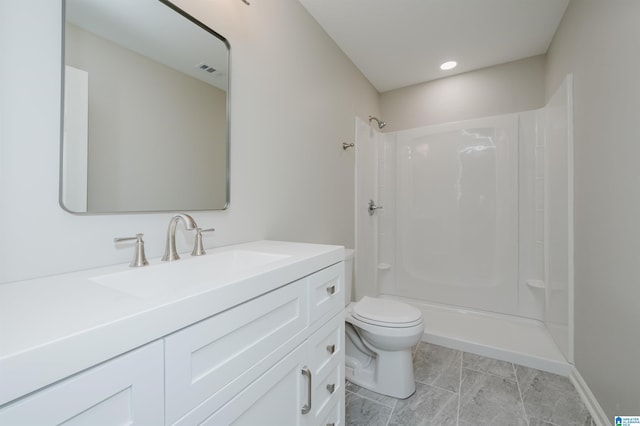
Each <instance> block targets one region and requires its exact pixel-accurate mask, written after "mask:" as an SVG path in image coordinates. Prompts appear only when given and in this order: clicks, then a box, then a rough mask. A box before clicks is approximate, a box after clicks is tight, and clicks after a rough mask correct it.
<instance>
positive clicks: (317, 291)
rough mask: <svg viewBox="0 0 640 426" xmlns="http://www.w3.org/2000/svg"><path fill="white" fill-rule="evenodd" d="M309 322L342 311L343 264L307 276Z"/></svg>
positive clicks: (343, 300) (343, 297)
mask: <svg viewBox="0 0 640 426" xmlns="http://www.w3.org/2000/svg"><path fill="white" fill-rule="evenodd" d="M309 295H310V306H309V309H310V311H309V322H310V323H311V324H313V323H314V322H316V321H318V320H319V319H320V318H322V317H327V318H329V317H331V316H332V315H334V314H336V313H337V312H339V311H341V310H342V309H344V305H345V295H344V262H340V263H336V264H335V265H333V266H329V267H328V268H325V269H323V270H321V271H318V272H316V273H315V274H313V275H311V276H309Z"/></svg>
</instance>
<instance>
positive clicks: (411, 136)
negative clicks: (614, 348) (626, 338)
mask: <svg viewBox="0 0 640 426" xmlns="http://www.w3.org/2000/svg"><path fill="white" fill-rule="evenodd" d="M571 86H572V84H571V77H570V76H569V77H568V78H567V80H566V81H565V83H564V84H563V85H562V87H560V89H559V90H558V92H557V93H556V95H555V96H554V97H553V98H552V100H551V101H550V103H549V104H548V105H547V106H546V107H544V108H541V109H539V110H535V111H527V112H522V113H516V114H507V115H502V116H495V117H486V118H479V119H473V120H466V121H462V122H456V123H447V124H443V125H436V126H428V127H423V128H418V129H411V130H405V131H400V132H393V133H385V134H382V133H379V132H377V131H376V130H374V129H373V128H372V127H370V126H369V125H368V123H366V122H364V121H363V120H360V119H358V120H357V123H356V129H357V130H356V133H357V134H356V150H357V156H356V158H357V161H356V163H357V167H356V169H357V170H356V192H357V193H356V203H357V204H356V227H357V231H356V232H357V234H356V268H355V269H356V286H355V296H356V299H359V298H360V297H362V296H363V295H381V296H382V297H389V298H395V299H400V300H403V301H406V302H409V303H412V304H414V305H415V306H417V307H419V308H420V309H421V310H422V311H423V315H424V316H425V335H424V337H423V340H425V341H429V342H432V343H437V344H443V345H446V346H449V347H454V348H458V349H462V350H466V351H470V352H475V353H479V354H482V355H488V356H493V357H496V358H499V359H505V360H508V361H512V362H517V363H520V364H523V365H528V366H531V367H534V368H539V369H542V370H546V371H551V372H554V373H559V374H564V375H567V374H568V373H569V363H572V362H573V333H572V329H573V323H572V318H573V273H572V269H573V265H572V262H571V259H572V241H573V238H572V221H571V217H572V209H571V204H572V202H571V200H572V191H571V188H572V180H571V176H572V165H571V164H570V162H569V159H570V158H571V157H572V156H571V155H570V154H571V150H572V143H571V139H572V132H571V119H570V118H571ZM454 144H455V145H454ZM426 151H429V152H428V154H427V152H426ZM465 153H466V154H465ZM463 156H465V158H464V159H463V158H462V157H463ZM463 161H464V167H463ZM472 174H473V176H472ZM414 191H418V193H419V194H421V195H422V198H421V197H414V196H413V194H414ZM474 191H475V192H474ZM369 199H373V200H375V201H376V202H377V203H378V204H380V205H382V206H383V207H384V209H383V210H379V211H378V212H377V214H376V215H374V216H373V217H371V216H369V215H368V214H367V213H366V208H365V207H366V202H368V200H369ZM463 205H464V208H463V207H462V206H463ZM417 252H420V255H419V256H416V255H415V254H416V253H417ZM425 253H431V254H432V258H431V259H429V257H428V256H425ZM425 276H427V278H425ZM549 283H550V284H549Z"/></svg>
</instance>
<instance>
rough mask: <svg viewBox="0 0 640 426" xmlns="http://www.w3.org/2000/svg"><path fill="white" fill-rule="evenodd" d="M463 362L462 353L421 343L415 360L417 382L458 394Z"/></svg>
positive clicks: (414, 367) (414, 369)
mask: <svg viewBox="0 0 640 426" xmlns="http://www.w3.org/2000/svg"><path fill="white" fill-rule="evenodd" d="M461 362H462V352H460V351H457V350H454V349H449V348H444V347H442V346H437V345H432V344H430V343H426V342H420V344H419V345H418V349H417V350H416V353H415V355H414V358H413V371H414V374H415V378H416V381H417V382H420V383H424V384H426V385H433V386H438V387H440V388H443V389H447V390H450V391H452V392H458V389H459V387H460V366H461Z"/></svg>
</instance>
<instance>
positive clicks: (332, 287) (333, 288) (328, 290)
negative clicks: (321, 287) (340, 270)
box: [327, 285, 336, 295]
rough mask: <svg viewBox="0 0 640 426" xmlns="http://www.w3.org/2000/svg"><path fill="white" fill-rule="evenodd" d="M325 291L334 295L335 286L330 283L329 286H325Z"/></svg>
mask: <svg viewBox="0 0 640 426" xmlns="http://www.w3.org/2000/svg"><path fill="white" fill-rule="evenodd" d="M327 293H329V294H330V295H334V294H335V293H336V286H335V285H332V286H331V287H327Z"/></svg>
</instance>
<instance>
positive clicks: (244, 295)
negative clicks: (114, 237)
mask: <svg viewBox="0 0 640 426" xmlns="http://www.w3.org/2000/svg"><path fill="white" fill-rule="evenodd" d="M233 250H243V251H255V252H261V253H269V254H276V255H281V256H276V257H274V259H276V260H274V261H270V262H269V263H267V264H264V265H257V266H255V267H251V268H246V269H240V270H238V271H234V272H233V273H225V274H222V275H220V274H218V275H216V271H215V270H213V269H214V268H213V267H212V268H211V269H212V270H211V271H210V275H211V276H210V277H209V276H203V275H204V274H203V273H202V271H205V272H206V273H207V275H208V274H209V271H208V270H207V269H206V263H207V262H208V261H210V260H211V259H214V258H215V256H216V255H220V254H224V253H225V252H229V251H233ZM227 254H228V253H227ZM343 259H344V249H343V248H342V247H341V246H329V245H319V244H305V243H289V242H278V241H256V242H251V243H246V244H238V245H233V246H227V247H220V248H216V249H209V250H208V251H207V255H205V256H200V257H191V256H189V254H188V253H187V254H183V255H182V259H181V260H179V261H177V262H172V263H169V264H167V263H164V262H160V260H159V259H151V260H150V263H151V265H150V266H147V267H143V268H135V269H134V268H129V267H128V265H127V264H123V265H115V266H109V267H104V268H98V269H92V270H86V271H79V272H73V273H68V274H61V275H55V276H49V277H44V278H38V279H33V280H28V281H20V282H15V283H7V284H0V405H2V404H5V403H7V402H9V401H12V400H14V399H16V398H19V397H20V396H23V395H25V394H27V393H30V392H33V391H35V390H37V389H39V388H41V387H43V386H46V385H48V384H51V383H53V382H55V381H58V380H60V379H63V378H65V377H68V376H70V375H71V374H74V373H77V372H79V371H82V370H84V369H86V368H89V367H91V366H93V365H96V364H98V363H101V362H103V361H106V360H108V359H110V358H113V357H115V356H118V355H120V354H122V353H125V352H127V351H130V350H132V349H134V348H136V347H139V346H142V345H144V344H146V343H148V342H151V341H153V340H156V339H159V338H161V337H163V336H166V335H168V334H171V333H173V332H175V331H177V330H179V329H181V328H184V327H186V326H188V325H190V324H193V323H195V322H197V321H200V320H202V319H204V318H207V317H209V316H211V315H215V314H216V313H218V312H221V311H223V310H225V309H228V308H230V307H232V306H235V305H237V304H239V303H242V302H244V301H246V300H248V299H251V298H253V297H256V296H258V295H260V294H263V293H266V292H268V291H271V290H273V289H275V288H277V287H280V286H282V285H284V284H287V283H290V282H292V281H295V280H297V279H299V278H302V277H303V276H306V275H309V274H311V273H313V272H314V271H317V270H319V269H322V268H325V267H327V266H329V265H332V264H334V263H338V262H340V261H342V260H343ZM191 269H192V270H199V271H200V273H199V275H198V276H197V277H192V278H190V279H192V280H197V282H196V281H193V282H191V283H188V284H185V285H179V286H176V287H173V286H172V287H171V288H170V289H169V288H159V289H158V293H157V294H156V293H155V292H150V291H149V288H148V287H149V286H147V288H146V289H145V288H143V289H142V290H138V289H135V288H134V287H135V286H132V290H131V291H129V289H128V288H118V286H117V285H103V284H101V283H104V282H107V283H108V282H117V281H118V277H119V276H123V277H125V276H126V277H128V279H131V277H134V278H135V277H137V276H138V275H135V274H140V275H139V276H140V277H143V276H149V275H148V274H150V276H158V273H160V274H161V275H160V276H163V277H166V276H171V275H172V274H173V273H175V272H176V271H180V273H182V271H186V273H185V275H188V274H189V271H190V270H191ZM123 273H124V274H123ZM154 274H155V275H154ZM143 290H144V291H143Z"/></svg>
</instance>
